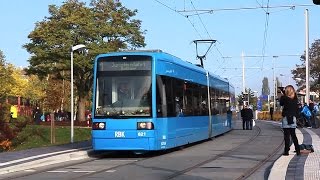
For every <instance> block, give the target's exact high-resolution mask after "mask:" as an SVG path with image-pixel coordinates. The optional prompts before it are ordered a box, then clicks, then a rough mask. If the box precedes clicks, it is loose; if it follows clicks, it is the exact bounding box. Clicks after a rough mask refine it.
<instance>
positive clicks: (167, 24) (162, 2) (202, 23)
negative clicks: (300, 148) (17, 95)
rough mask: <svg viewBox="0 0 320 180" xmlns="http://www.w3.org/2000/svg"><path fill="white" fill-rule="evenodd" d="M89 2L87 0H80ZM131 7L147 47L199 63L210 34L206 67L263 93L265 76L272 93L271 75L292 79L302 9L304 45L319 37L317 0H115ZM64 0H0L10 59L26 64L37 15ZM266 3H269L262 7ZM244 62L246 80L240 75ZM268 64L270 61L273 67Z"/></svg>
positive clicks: (0, 46) (2, 46)
mask: <svg viewBox="0 0 320 180" xmlns="http://www.w3.org/2000/svg"><path fill="white" fill-rule="evenodd" d="M82 1H83V2H86V3H87V4H89V2H90V0H82ZM119 1H120V2H121V3H122V4H123V6H125V7H126V8H128V9H131V10H133V9H137V10H138V13H137V15H136V16H135V17H134V19H139V20H141V21H142V30H146V34H145V35H144V36H145V38H146V44H147V45H146V47H144V48H143V49H160V50H162V51H164V52H167V53H169V54H172V55H174V56H177V57H179V58H181V59H183V60H185V61H189V62H191V63H194V64H200V61H199V60H198V59H197V58H196V57H197V54H198V55H200V56H202V55H204V54H205V52H206V51H207V49H208V48H209V43H201V44H198V53H197V50H196V45H195V43H193V41H194V40H201V39H202V40H203V39H205V40H208V39H212V40H216V42H215V43H214V44H213V46H212V47H211V48H210V49H209V51H208V53H207V54H206V59H205V60H204V67H205V68H206V69H207V70H209V71H210V72H212V73H214V74H216V75H219V76H221V77H223V78H228V79H229V80H230V82H231V83H232V84H233V85H234V87H235V89H236V94H239V93H241V91H242V89H243V87H245V88H250V89H251V90H252V91H257V92H258V94H260V93H261V89H262V79H263V78H264V77H267V78H268V80H269V87H270V89H271V93H272V92H273V90H272V89H273V83H272V82H273V78H274V77H278V78H279V80H280V81H281V82H282V84H283V86H285V85H287V84H294V83H295V82H294V80H293V79H292V75H291V70H292V69H294V68H295V67H296V64H301V61H300V55H302V54H303V53H304V51H305V49H306V16H305V12H306V9H307V11H308V14H309V46H310V47H311V44H312V43H313V42H314V41H315V40H316V39H320V6H316V5H313V3H312V0H241V1H240V0H228V1H222V0H119ZM62 3H63V0H29V1H25V0H16V1H12V0H1V2H0V22H1V33H0V39H1V41H0V50H1V51H3V53H4V55H5V56H6V60H7V62H9V63H12V64H14V65H15V66H18V67H27V66H28V65H29V63H28V59H29V58H30V54H29V53H28V52H27V51H26V50H25V49H24V48H23V47H22V46H23V45H24V44H26V43H28V42H29V39H28V35H29V33H30V32H31V31H32V30H33V29H34V28H35V23H36V22H39V21H42V20H44V18H45V17H46V16H49V14H48V5H50V4H55V5H58V6H60V5H61V4H62ZM261 7H269V8H261ZM243 62H244V67H245V68H244V77H245V78H244V79H245V81H244V83H243V79H242V77H243V71H242V70H243V69H242V67H243ZM273 67H274V68H273Z"/></svg>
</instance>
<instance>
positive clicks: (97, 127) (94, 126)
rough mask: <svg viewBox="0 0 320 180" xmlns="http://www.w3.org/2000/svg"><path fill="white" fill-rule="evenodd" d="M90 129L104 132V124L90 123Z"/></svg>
mask: <svg viewBox="0 0 320 180" xmlns="http://www.w3.org/2000/svg"><path fill="white" fill-rule="evenodd" d="M92 129H93V130H104V129H106V123H105V122H94V123H92Z"/></svg>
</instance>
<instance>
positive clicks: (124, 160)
mask: <svg viewBox="0 0 320 180" xmlns="http://www.w3.org/2000/svg"><path fill="white" fill-rule="evenodd" d="M110 161H123V162H126V161H129V162H136V161H138V160H129V159H118V160H110Z"/></svg>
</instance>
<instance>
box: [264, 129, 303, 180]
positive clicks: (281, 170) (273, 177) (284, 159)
mask: <svg viewBox="0 0 320 180" xmlns="http://www.w3.org/2000/svg"><path fill="white" fill-rule="evenodd" d="M296 134H297V138H298V142H299V143H301V142H303V134H302V132H301V131H300V130H299V129H296ZM290 149H295V148H294V144H292V145H291V146H290ZM292 152H293V151H290V152H289V156H280V157H279V158H278V159H277V160H276V162H274V164H273V166H272V168H271V171H270V174H269V178H268V179H269V180H278V179H286V174H287V169H288V165H289V163H290V161H291V159H292V158H293V157H294V156H295V153H292Z"/></svg>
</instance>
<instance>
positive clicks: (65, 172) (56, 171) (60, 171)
mask: <svg viewBox="0 0 320 180" xmlns="http://www.w3.org/2000/svg"><path fill="white" fill-rule="evenodd" d="M47 172H49V173H66V172H69V171H47Z"/></svg>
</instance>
